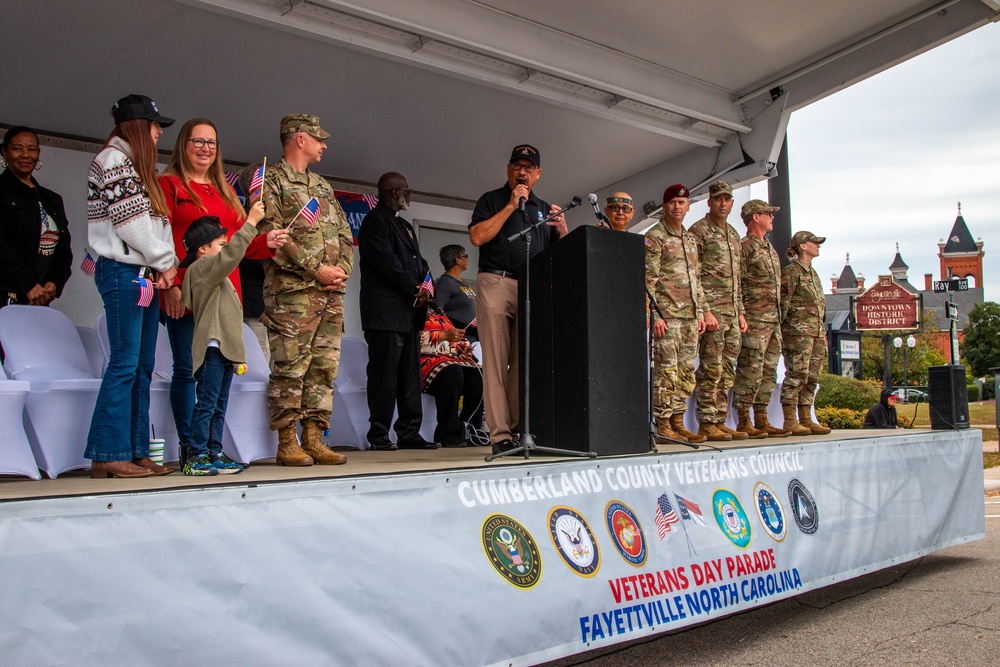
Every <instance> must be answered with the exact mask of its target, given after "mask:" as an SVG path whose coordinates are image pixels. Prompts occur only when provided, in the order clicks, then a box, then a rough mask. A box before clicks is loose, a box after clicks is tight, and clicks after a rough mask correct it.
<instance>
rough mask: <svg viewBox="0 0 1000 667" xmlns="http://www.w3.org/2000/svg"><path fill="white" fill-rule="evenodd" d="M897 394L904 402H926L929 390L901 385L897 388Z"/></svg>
mask: <svg viewBox="0 0 1000 667" xmlns="http://www.w3.org/2000/svg"><path fill="white" fill-rule="evenodd" d="M896 396H898V397H899V400H901V401H902V402H904V403H926V402H927V392H926V391H921V390H920V389H914V388H913V387H900V388H899V389H897V390H896Z"/></svg>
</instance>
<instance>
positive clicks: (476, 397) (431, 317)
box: [420, 301, 490, 447]
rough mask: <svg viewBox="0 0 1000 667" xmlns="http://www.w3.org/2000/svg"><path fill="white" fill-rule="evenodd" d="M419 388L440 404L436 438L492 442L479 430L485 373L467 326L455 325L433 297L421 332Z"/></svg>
mask: <svg viewBox="0 0 1000 667" xmlns="http://www.w3.org/2000/svg"><path fill="white" fill-rule="evenodd" d="M420 389H421V391H423V392H424V393H425V394H430V395H431V396H433V397H434V403H435V406H436V407H437V422H438V423H437V427H436V428H435V429H434V442H440V443H441V444H442V445H444V446H445V447H465V446H466V444H468V445H470V446H471V445H476V446H485V445H489V444H490V441H489V438H488V437H487V436H486V435H485V434H483V433H482V431H481V430H480V429H481V428H482V425H483V373H482V371H481V370H480V368H479V363H478V362H477V361H476V357H475V356H474V355H473V352H472V343H470V342H469V341H468V340H467V339H466V338H465V329H459V328H457V327H455V325H454V324H452V323H451V320H449V319H448V316H447V315H445V314H444V311H443V310H441V307H440V306H438V305H437V304H436V303H434V302H433V301H430V302H428V303H427V320H426V322H425V323H424V330H423V331H421V332H420ZM460 400H461V405H462V409H461V412H459V409H458V406H459V401H460ZM466 436H469V437H468V439H467V437H466Z"/></svg>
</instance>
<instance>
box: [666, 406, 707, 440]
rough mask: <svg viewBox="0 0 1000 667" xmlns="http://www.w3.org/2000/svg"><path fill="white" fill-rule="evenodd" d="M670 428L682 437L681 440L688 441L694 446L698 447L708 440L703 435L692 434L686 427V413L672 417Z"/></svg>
mask: <svg viewBox="0 0 1000 667" xmlns="http://www.w3.org/2000/svg"><path fill="white" fill-rule="evenodd" d="M670 428H672V429H673V430H674V433H676V434H677V435H679V436H681V439H683V440H687V441H688V442H690V443H691V444H692V445H697V444H698V443H699V442H705V441H706V440H708V438H706V437H705V436H703V435H699V434H697V433H692V432H691V431H689V430H687V429H686V428H685V427H684V413H683V412H679V413H677V414H675V415H670Z"/></svg>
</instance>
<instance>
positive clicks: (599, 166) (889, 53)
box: [0, 0, 1000, 201]
mask: <svg viewBox="0 0 1000 667" xmlns="http://www.w3.org/2000/svg"><path fill="white" fill-rule="evenodd" d="M998 9H1000V5H998V2H997V0H946V1H945V2H939V1H933V0H930V1H929V0H885V1H883V2H871V1H870V0H838V2H805V3H804V2H801V0H769V1H768V2H743V3H733V2H730V1H729V0H678V1H677V2H663V1H662V0H630V1H625V2H607V0H546V1H545V2H538V1H537V0H353V1H342V0H101V2H96V3H95V2H79V0H8V1H7V2H5V3H4V12H3V13H2V15H0V23H2V24H3V33H4V39H3V42H2V50H3V54H4V58H3V60H4V63H5V64H4V67H3V71H2V74H0V77H2V86H0V89H2V90H3V94H2V95H0V123H5V124H8V125H9V124H14V123H24V124H28V125H32V126H36V127H38V128H40V129H42V130H44V131H49V132H53V133H60V134H67V135H75V136H78V137H83V138H94V139H103V138H104V137H105V136H106V135H107V133H108V131H109V130H110V127H111V119H110V115H109V107H110V105H111V104H112V103H113V102H114V100H115V99H117V98H118V97H120V96H122V95H125V94H127V93H130V92H136V93H143V94H146V95H149V96H151V97H153V99H155V100H156V101H157V103H158V104H159V106H160V109H161V110H162V112H163V113H164V114H166V115H168V116H173V117H175V118H177V119H179V120H184V119H187V118H190V117H193V116H206V117H209V118H211V119H213V120H214V121H215V122H216V123H217V124H218V126H219V127H220V134H221V137H220V138H221V139H222V142H223V146H224V155H225V157H226V158H227V159H228V160H236V161H243V162H249V161H255V160H259V159H260V158H261V157H262V156H263V155H265V154H267V155H269V157H270V158H271V159H274V158H276V157H277V156H278V155H279V153H280V148H279V145H278V137H277V133H278V120H279V119H280V118H281V116H282V115H284V114H286V113H303V112H305V113H315V114H318V115H319V116H320V117H321V119H322V122H323V126H324V127H325V128H326V129H327V130H328V131H330V132H331V133H332V135H333V136H332V137H331V139H330V140H329V142H328V143H329V145H330V150H329V151H328V152H327V154H326V156H325V157H324V159H323V162H322V165H321V169H319V171H320V172H321V173H324V174H326V175H329V176H332V177H334V178H337V179H342V180H354V181H359V182H362V183H373V182H374V181H375V180H376V179H377V178H378V176H379V175H380V174H381V173H382V172H385V171H389V170H395V171H401V172H403V173H404V174H406V175H407V177H408V178H409V180H410V183H411V185H412V186H413V187H414V189H416V190H419V191H422V192H424V193H433V194H436V195H442V196H444V197H451V198H456V199H460V200H461V199H465V200H469V199H472V200H474V199H475V198H476V197H477V196H478V195H479V194H480V193H481V192H482V191H483V190H485V189H487V188H490V187H495V186H496V185H498V184H499V183H501V182H502V179H503V164H504V163H505V161H506V160H507V158H508V156H509V151H510V149H511V147H512V146H514V145H515V144H517V143H520V142H528V143H532V144H535V145H536V146H538V147H539V148H540V149H541V152H542V157H543V163H542V164H543V172H544V176H543V181H542V183H541V184H540V189H541V190H542V191H543V192H544V194H545V195H546V196H547V198H548V199H550V200H553V201H556V200H558V201H562V199H563V198H568V197H570V196H571V195H573V194H586V193H587V192H598V193H603V192H607V191H609V190H611V189H617V188H624V189H627V190H629V191H630V192H632V194H633V195H634V196H636V197H637V199H638V200H640V201H646V200H650V199H657V198H658V196H659V193H660V192H661V191H662V189H663V187H664V185H666V184H669V183H672V182H676V181H680V182H684V183H686V184H688V185H689V186H691V187H693V188H695V190H696V192H697V191H698V189H699V187H700V189H701V190H702V191H703V190H704V186H705V185H707V183H708V182H710V181H711V180H713V179H715V178H717V177H725V178H727V179H728V180H730V181H732V182H734V183H738V184H745V183H750V182H754V181H757V180H761V179H763V178H767V177H768V176H769V175H771V174H772V173H773V168H774V162H775V161H776V159H777V155H778V151H779V148H780V145H781V141H782V139H783V136H784V131H785V126H786V124H787V121H788V117H789V114H790V113H791V112H792V111H794V110H795V109H798V108H801V107H803V106H805V105H807V104H809V103H810V102H813V101H815V100H817V99H819V98H822V97H824V96H826V95H829V94H830V93H833V92H835V91H837V90H839V89H841V88H843V87H845V86H848V85H850V84H852V83H854V82H856V81H859V80H861V79H864V78H865V77H868V76H871V75H872V74H875V73H877V72H879V71H881V70H884V69H886V68H888V67H891V66H892V65H894V64H895V63H898V62H900V61H902V60H905V59H907V58H910V57H912V56H914V55H916V54H919V53H921V52H923V51H925V50H927V49H930V48H933V47H934V46H936V45H938V44H941V43H943V42H946V41H949V40H951V39H954V38H955V37H958V36H960V35H962V34H963V33H965V32H967V31H970V30H972V29H974V28H976V27H978V26H981V25H984V24H986V23H988V22H989V21H991V20H993V21H995V20H997V12H998ZM871 111H872V113H878V109H872V110H871ZM175 136H176V135H175V134H174V133H173V132H172V131H168V133H167V136H166V138H167V139H168V142H167V145H166V146H164V147H165V148H168V149H169V148H170V144H169V142H170V141H172V140H173V138H174V137H175Z"/></svg>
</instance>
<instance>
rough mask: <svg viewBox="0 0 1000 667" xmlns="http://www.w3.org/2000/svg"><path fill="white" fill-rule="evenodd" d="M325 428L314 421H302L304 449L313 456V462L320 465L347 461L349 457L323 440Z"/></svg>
mask: <svg viewBox="0 0 1000 667" xmlns="http://www.w3.org/2000/svg"><path fill="white" fill-rule="evenodd" d="M322 435H323V430H322V429H321V428H320V427H319V424H317V423H316V422H314V421H307V422H303V423H302V451H304V452H305V453H306V454H308V455H309V456H311V457H312V460H313V463H318V464H319V465H339V464H341V463H347V457H346V456H344V455H343V454H339V453H337V452H335V451H333V450H332V449H330V448H329V447H327V446H326V445H324V444H323V440H322Z"/></svg>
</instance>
